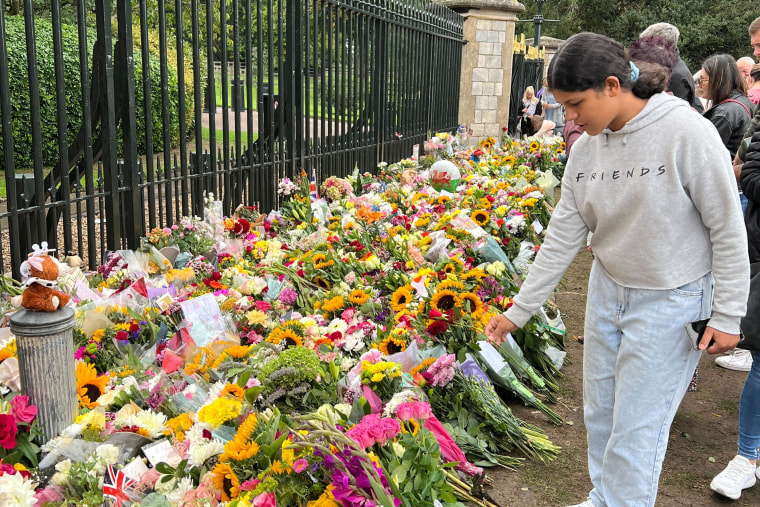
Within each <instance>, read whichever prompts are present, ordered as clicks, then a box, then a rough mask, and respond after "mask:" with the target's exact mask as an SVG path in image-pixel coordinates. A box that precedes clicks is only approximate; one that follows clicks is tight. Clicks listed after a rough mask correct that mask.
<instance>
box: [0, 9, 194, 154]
mask: <svg viewBox="0 0 760 507" xmlns="http://www.w3.org/2000/svg"><path fill="white" fill-rule="evenodd" d="M5 21H6V39H5V40H6V44H7V47H8V69H9V74H10V92H11V108H12V110H13V117H12V125H13V140H14V147H13V148H14V162H15V166H16V168H27V167H32V163H33V160H32V124H31V108H30V100H29V78H28V72H27V60H26V37H25V34H24V18H23V17H22V16H7V17H6V18H5ZM62 34H63V37H62V39H63V54H64V56H63V60H64V75H65V76H64V79H65V93H66V115H67V116H66V118H67V121H68V130H67V136H68V140H69V144H71V143H72V142H73V141H74V139H75V138H76V135H77V133H78V132H79V128H80V126H81V125H82V92H81V83H80V79H79V39H78V35H77V27H76V26H72V25H63V26H62ZM94 42H95V33H94V30H89V31H88V37H87V43H88V61H89V64H90V68H92V46H93V44H94ZM35 44H36V49H37V73H38V78H39V90H40V117H41V118H40V121H41V125H42V158H43V164H44V165H46V166H52V165H55V164H56V163H58V160H59V156H58V137H57V133H58V127H57V110H56V93H55V67H54V52H53V37H52V24H51V22H50V20H47V19H43V18H39V19H35ZM134 62H135V99H134V102H135V114H136V120H137V147H138V151H139V153H140V154H144V152H145V114H144V102H143V87H142V55H141V52H140V50H139V49H135V50H134ZM150 74H151V76H150V80H151V101H152V102H151V113H152V125H153V151H154V152H155V153H158V152H161V151H163V149H164V145H163V123H162V122H163V119H162V108H163V105H162V101H161V73H160V59H159V57H158V55H154V54H151V56H150ZM168 75H169V116H170V123H171V126H170V132H171V147H176V146H178V144H179V137H180V136H179V117H178V105H179V93H178V90H177V71H176V70H175V68H174V67H173V66H172V65H171V62H170V64H169V72H168ZM185 100H186V103H188V105H189V104H192V87H189V88H188V91H187V93H186V99H185ZM93 106H94V104H93ZM99 130H100V129H99V128H97V129H96V130H95V131H94V132H93V138H95V137H96V136H97V134H98V132H99ZM117 148H118V151H119V153H121V151H122V150H121V148H122V141H121V129H119V131H118V138H117ZM2 149H3V148H2V146H1V145H0V157H2V155H3V152H2Z"/></svg>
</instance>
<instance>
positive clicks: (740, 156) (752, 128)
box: [734, 104, 760, 170]
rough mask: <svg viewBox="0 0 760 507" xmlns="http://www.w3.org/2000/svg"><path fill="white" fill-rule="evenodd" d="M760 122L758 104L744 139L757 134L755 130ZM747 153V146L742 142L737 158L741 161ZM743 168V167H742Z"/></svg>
mask: <svg viewBox="0 0 760 507" xmlns="http://www.w3.org/2000/svg"><path fill="white" fill-rule="evenodd" d="M758 123H760V104H758V105H757V106H756V107H755V114H754V115H752V121H751V122H750V124H749V126H748V127H747V130H746V131H745V132H744V137H743V139H746V138H748V137H752V136H753V135H754V134H755V130H757V124H758ZM746 154H747V147H746V146H744V143H742V144H741V145H740V146H739V151H737V152H736V158H737V159H738V160H739V161H743V160H745V158H744V157H745V155H746ZM736 163H737V162H736V161H734V165H736ZM740 170H741V169H740Z"/></svg>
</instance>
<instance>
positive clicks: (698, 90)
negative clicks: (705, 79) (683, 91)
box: [692, 69, 710, 111]
mask: <svg viewBox="0 0 760 507" xmlns="http://www.w3.org/2000/svg"><path fill="white" fill-rule="evenodd" d="M692 79H694V93H695V94H696V96H697V98H698V99H699V102H700V103H701V104H702V111H707V110H708V109H709V108H710V102H709V101H708V100H707V99H706V98H705V92H704V91H703V90H702V86H701V80H702V70H701V69H700V70H698V71H697V72H695V73H694V75H693V76H692Z"/></svg>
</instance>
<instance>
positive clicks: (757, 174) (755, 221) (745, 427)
mask: <svg viewBox="0 0 760 507" xmlns="http://www.w3.org/2000/svg"><path fill="white" fill-rule="evenodd" d="M755 67H758V66H757V65H756V66H755ZM741 185H742V190H743V191H744V195H746V196H747V200H748V201H749V202H748V204H747V214H746V216H745V218H744V222H745V224H746V226H747V240H748V243H749V261H750V262H752V263H755V262H760V131H758V132H756V133H755V134H754V135H753V136H752V140H751V142H750V144H749V148H747V154H746V159H745V162H744V167H743V168H742V171H741ZM745 352H746V353H747V354H749V356H750V367H749V368H747V371H749V375H748V376H747V380H746V381H745V382H744V388H743V389H742V397H741V402H740V404H739V443H738V450H737V453H736V456H735V457H734V458H733V459H732V460H731V461H730V462H729V463H728V466H726V468H725V469H723V471H722V472H720V473H719V474H718V475H716V476H715V478H714V479H713V480H712V482H711V483H710V489H712V490H713V491H715V492H716V493H718V494H720V495H723V496H725V497H727V498H731V499H732V500H737V499H738V498H739V497H741V495H742V490H744V489H747V488H750V487H752V486H754V485H755V483H756V482H757V479H760V469H758V468H757V459H758V457H760V455H759V454H758V448H760V351H757V350H754V351H749V350H747V351H745ZM718 359H721V358H718ZM716 362H717V359H716Z"/></svg>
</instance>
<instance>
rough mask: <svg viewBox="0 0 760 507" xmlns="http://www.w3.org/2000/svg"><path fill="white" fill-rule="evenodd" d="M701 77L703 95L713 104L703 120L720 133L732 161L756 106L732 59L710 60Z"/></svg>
mask: <svg viewBox="0 0 760 507" xmlns="http://www.w3.org/2000/svg"><path fill="white" fill-rule="evenodd" d="M701 73H702V75H701V77H700V85H701V86H702V91H703V92H704V93H705V96H706V97H707V100H709V101H710V102H711V103H712V107H711V108H710V109H708V110H707V111H705V114H704V116H705V118H707V119H708V120H710V121H711V122H712V124H713V125H715V128H717V129H718V134H720V138H721V140H722V141H723V145H724V146H725V147H726V148H727V149H728V151H729V152H730V153H731V159H733V158H734V156H735V155H736V152H737V151H738V150H739V145H740V144H741V142H742V140H743V139H744V132H745V131H746V130H747V127H748V126H749V124H750V121H751V120H752V110H753V109H754V107H755V105H754V104H753V103H752V101H751V100H749V97H747V93H746V92H747V88H746V83H745V82H744V79H742V76H741V74H739V68H738V67H737V66H736V60H734V57H733V56H731V55H727V54H720V55H713V56H711V57H709V58H708V59H707V60H705V62H704V63H703V64H702V71H701Z"/></svg>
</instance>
